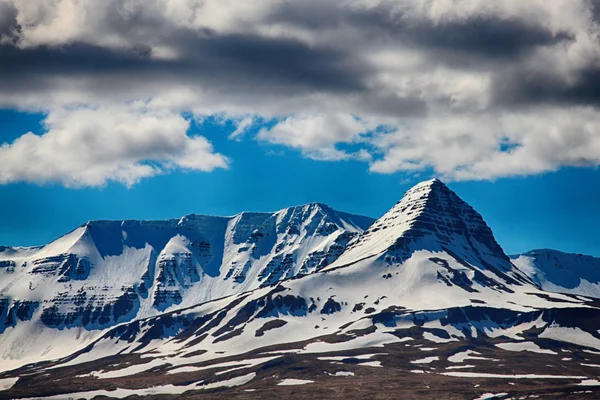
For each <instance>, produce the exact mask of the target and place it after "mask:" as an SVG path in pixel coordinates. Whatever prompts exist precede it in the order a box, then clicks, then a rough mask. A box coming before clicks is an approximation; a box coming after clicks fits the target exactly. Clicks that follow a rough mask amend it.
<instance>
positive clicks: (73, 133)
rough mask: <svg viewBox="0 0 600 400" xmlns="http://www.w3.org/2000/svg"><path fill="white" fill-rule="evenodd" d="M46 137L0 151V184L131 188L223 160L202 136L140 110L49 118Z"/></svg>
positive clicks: (28, 137)
mask: <svg viewBox="0 0 600 400" xmlns="http://www.w3.org/2000/svg"><path fill="white" fill-rule="evenodd" d="M45 126H46V129H47V131H46V132H45V133H44V134H43V135H41V136H38V135H34V134H33V133H27V134H25V135H23V136H21V137H19V138H18V139H17V140H15V141H14V142H13V143H10V144H9V143H4V144H3V145H2V146H1V147H0V182H1V183H9V182H15V181H31V182H39V183H44V182H58V183H62V184H64V185H66V186H72V187H79V186H98V185H103V184H105V183H106V182H107V181H116V182H120V183H123V184H125V185H128V186H130V185H133V184H134V183H136V182H138V181H139V180H140V179H142V178H147V177H151V176H154V175H157V174H160V173H163V172H165V171H168V170H171V169H174V168H181V169H184V170H197V171H212V170H214V169H216V168H226V167H227V163H228V160H227V158H226V157H224V156H223V155H221V154H218V153H215V152H214V151H213V148H212V145H211V144H210V143H209V142H208V141H207V140H206V138H204V137H202V136H193V137H190V136H187V130H188V128H189V122H188V121H186V120H185V119H184V118H183V117H182V116H181V115H179V114H175V113H171V112H168V111H160V110H150V109H147V108H146V107H145V106H144V105H143V104H142V105H139V104H138V105H135V104H132V105H129V106H128V107H127V108H123V107H119V108H116V107H102V108H86V107H80V108H74V109H63V110H57V111H53V112H51V113H50V114H49V115H48V116H47V118H46V119H45Z"/></svg>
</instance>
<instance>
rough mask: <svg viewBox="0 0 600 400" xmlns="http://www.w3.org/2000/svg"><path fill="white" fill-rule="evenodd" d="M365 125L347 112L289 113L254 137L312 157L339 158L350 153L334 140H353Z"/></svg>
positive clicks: (322, 158)
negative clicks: (292, 114)
mask: <svg viewBox="0 0 600 400" xmlns="http://www.w3.org/2000/svg"><path fill="white" fill-rule="evenodd" d="M366 131H367V128H366V126H365V124H364V123H363V122H361V121H360V120H358V119H357V118H355V117H354V116H352V115H350V114H312V115H296V116H290V117H287V118H285V119H283V120H282V121H280V122H278V123H277V124H275V126H273V127H272V128H263V129H262V130H261V131H260V132H259V133H258V136H257V138H258V139H259V140H264V141H267V142H270V143H275V144H281V145H286V146H289V147H292V148H295V149H299V150H301V151H302V152H303V153H304V154H305V155H306V156H307V157H310V158H313V159H316V160H327V161H339V160H345V159H349V158H351V157H352V154H350V153H347V152H345V151H342V150H338V149H336V148H335V145H336V144H338V143H353V142H356V141H358V140H359V139H360V134H361V133H365V132H366Z"/></svg>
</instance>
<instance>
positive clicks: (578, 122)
mask: <svg viewBox="0 0 600 400" xmlns="http://www.w3.org/2000/svg"><path fill="white" fill-rule="evenodd" d="M375 143H376V144H377V146H378V147H379V149H380V150H381V151H383V152H384V154H385V155H384V157H383V158H382V159H379V160H377V161H375V162H373V163H372V164H371V170H372V171H374V172H380V173H392V172H395V171H417V170H423V169H433V170H435V171H437V172H438V173H439V174H441V175H442V176H444V177H445V178H446V179H455V180H473V179H475V180H476V179H496V178H500V177H504V176H514V175H531V174H538V173H542V172H547V171H554V170H557V169H559V168H560V167H563V166H575V167H597V166H599V165H600V115H599V114H598V112H597V110H596V109H595V108H592V107H573V108H557V107H554V108H547V109H544V110H539V109H536V110H535V111H523V112H511V113H503V114H500V115H496V116H490V115H488V114H486V115H481V116H471V117H469V118H466V117H461V116H456V115H440V116H438V117H437V118H436V119H431V120H428V121H425V122H424V123H420V124H417V125H415V126H411V127H405V129H401V130H398V131H396V132H393V133H389V134H385V135H382V136H379V137H377V138H376V141H375Z"/></svg>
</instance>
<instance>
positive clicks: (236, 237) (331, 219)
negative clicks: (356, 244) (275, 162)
mask: <svg viewBox="0 0 600 400" xmlns="http://www.w3.org/2000/svg"><path fill="white" fill-rule="evenodd" d="M372 221H373V220H372V219H370V218H367V217H361V216H356V215H351V214H347V213H342V212H338V211H335V210H333V209H331V208H330V207H328V206H326V205H323V204H318V203H312V204H307V205H305V206H298V207H291V208H286V209H283V210H281V211H278V212H275V213H247V212H244V213H241V214H238V215H235V216H233V217H213V216H204V215H188V216H185V217H183V218H181V219H177V220H165V221H92V222H88V223H87V224H85V225H82V226H80V227H78V228H77V229H75V230H74V231H72V232H70V233H68V234H66V235H64V236H63V237H61V238H59V239H57V240H56V241H54V242H52V243H50V244H48V245H47V246H43V247H34V248H11V247H2V248H0V333H1V335H0V351H1V353H0V354H2V357H3V358H5V359H7V358H8V359H17V360H18V359H20V358H22V357H25V358H27V357H28V356H29V355H30V354H31V353H35V352H34V351H33V352H32V348H31V346H33V347H34V348H35V349H36V350H37V351H38V352H39V353H44V352H50V353H51V354H53V355H55V356H59V355H61V354H62V353H61V352H62V351H63V350H64V349H61V348H62V346H58V347H57V346H55V345H54V344H53V343H52V342H53V340H55V339H56V341H57V342H59V343H64V339H65V338H67V337H68V338H70V339H72V340H75V339H74V338H77V340H76V342H83V343H85V342H86V341H87V340H88V339H89V338H91V337H93V336H94V334H97V330H100V329H105V328H107V327H110V326H114V325H115V324H118V323H122V322H126V321H131V320H133V319H136V318H144V317H148V316H152V315H156V314H159V313H161V312H164V311H167V310H170V309H173V308H174V307H185V306H190V305H194V304H198V303H202V302H205V301H208V300H212V299H216V298H219V297H224V296H227V295H231V294H235V293H241V292H243V291H247V290H250V289H254V288H258V287H261V286H266V285H270V284H273V283H276V282H278V281H279V280H281V279H285V278H290V277H294V276H298V275H303V274H307V273H311V272H314V271H317V270H319V269H322V268H324V267H325V266H327V265H328V264H330V263H331V262H332V261H334V260H335V259H336V258H337V257H338V256H339V255H340V254H341V253H342V252H343V250H344V249H345V247H346V245H347V243H348V242H349V241H350V240H351V239H352V238H354V237H355V236H356V235H358V234H359V233H360V232H362V231H363V230H364V229H366V228H367V227H368V226H369V225H370V224H371V223H372ZM45 328H51V329H52V330H53V331H55V332H54V333H52V334H51V335H48V334H47V333H44V332H45V331H47V329H45ZM59 333H60V334H59ZM48 336H50V339H47V337H48ZM25 337H26V339H25ZM42 338H45V339H42ZM67 350H70V349H69V348H67Z"/></svg>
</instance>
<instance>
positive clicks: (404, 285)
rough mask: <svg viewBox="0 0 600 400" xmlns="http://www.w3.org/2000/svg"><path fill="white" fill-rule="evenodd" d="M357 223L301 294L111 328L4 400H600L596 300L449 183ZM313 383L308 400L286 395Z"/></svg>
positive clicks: (413, 192)
mask: <svg viewBox="0 0 600 400" xmlns="http://www.w3.org/2000/svg"><path fill="white" fill-rule="evenodd" d="M352 218H353V217H348V218H342V219H343V220H344V221H346V223H348V222H347V220H352ZM354 221H355V222H354V223H353V224H351V227H349V226H345V225H344V224H343V223H339V224H336V226H338V230H339V234H338V235H337V236H336V238H339V237H340V236H342V235H347V234H346V233H345V232H351V233H354V236H355V237H354V238H353V239H350V240H349V241H348V242H347V245H346V243H344V246H343V247H345V250H344V251H343V252H342V254H341V255H339V257H337V255H336V257H335V260H332V262H330V263H329V262H327V263H322V262H319V263H318V265H319V266H318V267H310V268H309V269H308V270H307V271H306V272H308V273H307V274H305V275H304V274H301V273H299V272H301V271H304V270H303V268H302V265H304V262H303V263H300V264H295V266H294V267H293V268H291V269H289V271H292V272H286V273H285V274H281V273H279V272H277V273H276V276H278V279H281V278H284V277H292V276H293V278H292V279H281V280H279V281H275V282H274V284H272V285H264V283H267V282H268V283H271V282H273V281H270V280H269V279H268V278H262V279H261V276H263V277H264V276H265V275H264V274H262V275H261V273H260V272H254V273H253V274H246V275H245V276H246V277H247V278H249V277H252V278H253V279H257V280H258V283H257V284H256V285H255V286H260V287H257V288H253V289H252V290H249V291H244V292H238V293H235V294H232V295H230V296H228V297H222V298H215V297H213V299H214V300H211V301H208V302H202V300H198V303H197V304H193V305H190V306H189V307H185V308H178V309H176V310H173V311H167V312H163V313H156V315H152V316H149V317H147V318H138V319H135V320H132V321H129V322H124V323H121V324H119V325H117V326H114V327H109V328H107V329H105V330H103V331H102V332H101V333H99V334H97V335H96V336H95V337H93V338H90V339H89V340H86V341H81V340H80V341H78V342H77V341H76V342H74V343H75V345H74V346H73V348H72V354H70V355H69V356H67V357H64V358H61V359H58V360H54V361H49V362H46V363H38V364H33V365H30V366H26V367H24V368H21V369H19V370H16V371H12V372H7V373H5V374H4V375H0V383H1V382H2V380H3V381H4V382H7V384H8V385H9V386H11V389H10V390H8V391H6V392H0V398H2V395H6V396H12V397H26V396H29V397H31V396H34V397H37V398H40V397H43V396H46V395H50V394H55V395H59V396H60V395H61V394H66V393H75V394H73V395H72V396H74V397H84V398H92V397H93V396H95V395H108V396H113V397H119V398H122V397H126V396H128V395H132V394H138V395H161V394H164V395H172V396H174V398H177V397H181V396H182V395H186V396H187V395H189V396H193V395H197V394H198V393H203V392H205V391H219V390H225V391H227V396H228V398H234V397H239V398H247V397H248V396H249V394H248V393H247V392H246V391H255V392H256V393H252V396H255V397H256V398H279V397H292V398H294V397H296V398H322V397H332V398H336V397H337V398H340V395H342V397H344V398H364V397H370V398H375V397H377V396H374V394H381V392H380V390H381V388H386V390H385V393H383V394H384V396H379V397H380V398H398V397H399V398H421V397H422V398H441V397H440V395H441V394H443V395H444V396H446V398H456V399H460V398H470V399H474V398H475V397H477V398H503V397H506V396H508V395H509V393H508V390H503V393H501V394H498V396H500V397H497V396H496V395H494V394H490V391H492V390H493V391H494V392H492V393H498V388H499V387H498V383H497V382H498V381H499V380H502V381H503V382H504V386H503V388H505V387H507V386H508V383H509V382H510V383H511V384H512V386H510V391H511V396H512V395H513V394H514V398H527V396H529V395H532V396H536V397H537V396H538V395H539V393H543V394H545V395H548V394H549V393H550V394H553V393H555V394H556V393H558V395H559V396H564V394H565V393H571V392H569V391H567V390H569V389H568V388H570V387H571V386H572V387H573V388H574V389H573V390H572V392H573V393H577V394H579V392H575V390H579V391H580V392H582V394H584V395H585V393H583V392H584V390H581V386H579V387H578V386H577V385H585V386H586V387H585V389H588V386H589V387H590V388H591V389H592V390H588V391H590V393H592V395H596V394H598V390H597V389H595V388H594V385H595V384H596V383H597V384H598V385H600V382H599V381H598V380H596V378H597V377H598V369H597V368H598V366H599V365H600V352H599V351H598V350H600V322H599V321H600V306H599V303H598V299H594V298H589V297H584V296H579V295H570V294H561V293H553V292H551V291H546V290H544V289H543V287H541V286H543V285H540V282H538V281H536V280H535V279H532V278H531V277H530V276H531V274H530V275H528V274H527V273H525V272H524V271H523V270H521V269H520V268H519V267H518V266H516V265H514V264H513V263H512V262H511V260H510V258H509V257H508V256H507V255H506V254H505V253H504V251H503V250H502V248H501V247H500V246H499V245H498V243H497V242H496V240H495V238H494V236H493V233H492V231H491V230H490V228H489V227H488V226H487V225H486V223H485V222H484V221H483V219H482V217H481V216H480V215H479V214H478V213H477V212H476V211H475V210H473V209H472V208H471V207H470V206H469V205H468V204H466V203H465V202H464V201H463V200H461V199H460V198H459V197H458V196H457V195H456V194H455V193H454V192H452V191H451V190H450V189H449V188H448V187H446V186H445V185H444V184H443V183H442V182H440V181H439V180H430V181H426V182H422V183H420V184H418V185H417V186H415V187H413V188H412V189H410V190H409V191H408V192H407V193H406V195H405V196H404V198H403V199H402V200H401V201H400V202H399V203H397V204H396V205H395V206H394V207H393V208H392V209H391V210H390V211H389V212H388V213H386V214H385V215H384V216H382V217H381V218H380V219H378V220H377V221H375V222H374V223H373V224H372V225H371V226H370V227H369V228H368V229H366V230H365V231H364V232H362V233H359V232H360V229H359V228H361V227H362V226H363V225H361V224H359V223H358V222H356V220H354ZM287 226H288V224H287V223H286V224H284V225H282V226H281V227H282V228H283V227H287ZM342 227H343V229H341V228H342ZM338 230H336V232H337V231H338ZM283 231H284V232H287V231H288V229H287V228H286V229H284V230H283ZM253 232H254V230H253ZM275 232H277V228H275ZM301 232H302V230H301ZM289 234H291V235H298V234H297V233H296V231H295V230H292V232H290V233H289ZM330 234H331V233H330ZM328 235H329V234H327V235H325V234H324V235H320V236H319V237H320V238H321V239H323V238H322V237H321V236H323V237H327V238H328V237H329V236H328ZM126 236H127V239H129V233H128V234H127V235H126ZM249 236H252V235H249ZM349 236H352V235H349ZM123 237H125V236H123ZM186 237H187V236H186ZM225 237H228V236H227V235H225ZM244 237H246V236H244ZM294 237H295V236H294ZM261 238H264V237H261ZM188 239H189V240H192V241H193V240H194V238H188ZM321 239H319V240H321ZM124 240H125V239H124ZM323 240H324V239H323ZM328 240H333V241H334V242H335V239H331V238H330V239H328ZM344 240H346V239H344ZM180 243H181V241H180V240H178V242H177V246H175V245H173V246H172V247H170V249H179V247H178V246H183V245H182V244H180ZM328 243H329V242H328ZM267 247H268V246H267ZM330 247H331V246H330ZM185 248H188V245H185ZM254 248H260V246H259V245H257V246H256V247H254ZM35 251H39V250H35ZM315 251H316V250H313V251H312V252H315ZM169 252H170V253H169V254H177V253H181V252H177V251H175V250H169ZM248 252H251V250H244V251H242V253H241V254H246V253H248ZM190 253H192V254H193V255H192V257H198V256H197V255H196V254H195V253H193V252H192V251H190ZM327 253H328V251H325V253H323V254H327ZM257 254H261V253H260V252H259V253H257ZM303 254H309V253H307V252H304V253H303ZM319 254H322V253H319ZM104 258H109V256H105V257H104ZM333 258H334V257H332V259H333ZM160 259H161V258H160V256H158V258H157V260H158V261H157V262H159V263H160ZM303 259H304V260H306V259H307V257H304V258H303ZM328 260H329V259H328ZM90 261H91V262H92V263H93V261H94V259H90ZM209 263H210V261H206V262H205V264H201V265H210V264H209ZM326 264H327V265H326ZM177 265H179V264H177ZM236 265H238V264H236ZM261 265H262V268H263V269H264V268H265V267H266V265H268V262H267V263H266V264H261ZM278 265H281V264H278ZM284 265H286V264H285V263H284ZM311 265H312V263H311ZM15 267H16V266H15ZM157 268H158V267H157ZM207 268H208V267H207ZM179 270H180V271H182V270H185V268H183V269H182V268H179ZM230 270H231V268H229V269H227V272H224V274H225V277H227V275H228V273H229V271H230ZM158 271H159V269H157V271H155V276H159V275H160V273H159V272H158ZM234 271H237V270H234ZM258 271H262V269H260V268H258ZM269 271H270V273H272V271H273V269H271V268H270V269H269ZM188 275H189V274H188ZM188 275H186V276H188ZM294 275H295V276H294ZM90 276H91V273H90ZM231 276H234V273H232V274H231V275H230V278H231ZM267 276H268V275H267ZM225 277H221V281H223V279H224V278H225ZM202 279H203V278H202V277H201V279H200V282H201V281H202ZM174 281H178V282H179V280H178V279H174ZM224 281H227V280H226V279H225V280H224ZM69 282H71V281H69ZM158 283H160V281H159V282H158ZM158 283H156V282H155V283H154V285H157V286H158ZM150 293H152V292H151V290H150V289H149V298H152V297H151V296H150ZM183 293H185V291H183ZM182 298H183V299H184V300H183V301H182V302H181V303H180V305H182V306H183V305H186V306H187V305H188V304H189V303H187V302H186V296H185V295H182ZM8 331H9V330H8V329H7V331H6V332H5V333H4V335H6V333H7V332H8ZM55 331H56V330H55ZM46 332H47V331H46ZM62 335H63V333H60V334H59V335H57V336H59V337H64V336H62ZM0 339H1V336H0ZM45 358H46V359H49V358H51V357H50V356H47V357H45ZM379 367H385V368H379ZM372 369H378V371H377V372H370V370H372ZM339 377H344V379H345V380H346V382H347V383H341V378H339ZM49 379H51V380H52V381H51V382H52V385H49V384H48V381H49ZM528 380H529V382H533V383H535V384H533V385H530V384H529V383H527V382H528ZM539 380H542V381H543V383H541V382H539ZM515 381H517V382H518V383H515ZM565 382H567V383H566V384H565ZM594 382H595V383H594ZM301 383H303V384H305V386H303V390H301V391H294V390H293V386H292V389H286V388H284V387H282V386H288V385H295V384H301ZM415 385H419V386H418V387H417V386H415ZM565 385H567V386H568V388H566V387H567V386H565ZM116 388H118V389H117V390H116V391H115V389H116ZM357 388H361V389H363V390H367V389H365V388H369V389H368V390H370V392H369V393H368V394H367V393H365V392H364V391H363V392H361V391H360V390H358V391H357ZM420 388H421V389H420ZM425 388H426V389H425ZM432 388H437V389H436V390H437V391H436V392H431V391H430V390H431V389H432ZM565 388H566V389H565ZM423 390H427V391H425V392H423ZM512 391H514V393H512ZM392 393H393V395H391V397H390V396H387V395H388V394H392ZM586 393H587V392H586ZM505 395H506V396H505ZM302 396H304V397H302ZM386 396H387V397H386ZM494 396H496V397H494ZM57 398H61V397H57ZM550 398H553V397H550ZM577 398H579V397H577ZM590 398H594V397H590Z"/></svg>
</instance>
